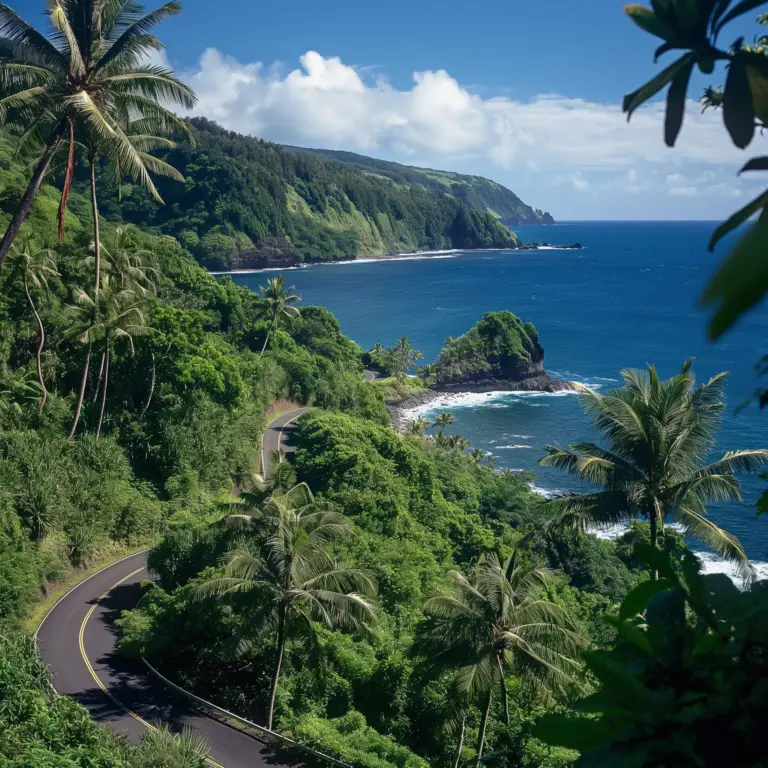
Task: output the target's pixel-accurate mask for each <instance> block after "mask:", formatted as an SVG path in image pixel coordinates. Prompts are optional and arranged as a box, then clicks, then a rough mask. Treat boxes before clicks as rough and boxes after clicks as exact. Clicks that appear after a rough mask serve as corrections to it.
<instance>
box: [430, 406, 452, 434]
mask: <svg viewBox="0 0 768 768" xmlns="http://www.w3.org/2000/svg"><path fill="white" fill-rule="evenodd" d="M455 421H456V419H455V418H454V417H453V414H452V413H451V412H450V411H443V412H442V413H441V414H440V415H439V416H438V417H437V418H436V419H435V423H434V424H433V425H432V426H434V427H440V432H441V433H442V432H444V431H445V428H446V427H448V426H450V425H451V424H453V423H454V422H455Z"/></svg>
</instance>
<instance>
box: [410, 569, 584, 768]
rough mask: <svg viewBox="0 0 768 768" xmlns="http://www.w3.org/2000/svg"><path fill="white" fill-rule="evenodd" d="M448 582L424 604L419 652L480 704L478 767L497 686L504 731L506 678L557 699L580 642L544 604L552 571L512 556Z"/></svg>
mask: <svg viewBox="0 0 768 768" xmlns="http://www.w3.org/2000/svg"><path fill="white" fill-rule="evenodd" d="M450 580H451V585H450V589H448V590H447V591H444V592H442V593H439V594H435V595H433V596H431V597H429V598H428V599H427V600H426V602H425V603H424V612H425V613H426V615H427V616H428V617H429V622H428V624H427V627H426V629H425V630H424V633H423V635H422V636H421V637H420V638H419V640H418V642H417V649H418V650H419V651H421V652H422V653H424V654H425V655H427V656H428V657H429V661H430V663H432V664H435V665H439V666H443V667H446V668H449V669H456V670H458V672H457V678H456V682H457V687H458V691H459V694H460V695H461V696H462V697H463V698H464V700H465V701H466V702H471V701H474V700H476V699H477V698H478V697H479V696H482V697H483V709H482V720H481V723H480V733H479V736H478V743H477V760H478V765H479V764H480V760H481V758H482V755H483V748H484V746H485V735H486V729H487V726H488V717H489V715H490V711H491V704H492V702H493V695H494V691H495V689H496V688H497V687H498V689H499V690H500V692H501V698H502V702H503V707H504V718H505V723H506V725H507V726H509V704H508V701H507V687H506V681H505V675H506V674H508V673H514V674H515V675H517V676H518V677H519V678H520V679H521V680H522V681H523V682H524V683H526V684H527V685H528V686H530V687H531V688H533V689H534V690H535V691H537V692H539V693H540V694H542V695H544V696H546V697H548V698H550V697H553V696H556V695H558V694H560V693H562V692H563V691H565V690H566V689H567V688H568V687H569V686H571V685H572V684H573V681H574V677H575V675H576V673H577V672H578V670H579V664H578V662H577V661H576V660H575V656H576V654H577V652H578V650H579V648H580V647H581V646H582V645H584V641H583V639H582V638H581V637H580V636H579V635H578V634H577V633H576V631H575V627H574V624H573V622H572V620H571V618H570V617H569V615H568V614H567V612H566V611H565V610H564V609H563V608H562V607H560V606H559V605H556V604H555V603H552V602H550V601H549V600H547V599H546V589H547V587H548V586H549V585H550V581H551V572H549V571H546V570H542V569H538V568H531V567H524V566H520V565H517V563H516V556H515V555H512V556H511V557H508V558H507V559H506V560H501V559H499V556H498V555H496V554H489V555H486V556H485V557H484V558H483V560H482V561H481V562H480V563H479V564H478V565H477V567H476V568H475V570H474V572H473V573H472V574H471V575H470V576H465V575H464V574H462V573H460V572H459V571H452V572H451V573H450Z"/></svg>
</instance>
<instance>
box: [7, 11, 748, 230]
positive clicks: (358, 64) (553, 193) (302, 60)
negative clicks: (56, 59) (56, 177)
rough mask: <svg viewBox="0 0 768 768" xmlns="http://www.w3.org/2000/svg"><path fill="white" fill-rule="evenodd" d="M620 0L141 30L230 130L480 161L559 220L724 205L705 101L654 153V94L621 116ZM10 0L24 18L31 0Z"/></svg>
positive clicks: (719, 138)
mask: <svg viewBox="0 0 768 768" xmlns="http://www.w3.org/2000/svg"><path fill="white" fill-rule="evenodd" d="M623 5H624V2H623V0H582V1H581V2H573V0H569V1H567V0H504V1H503V2H502V1H501V0H474V2H467V0H442V1H441V2H440V3H438V2H436V1H435V0H432V1H431V2H425V1H424V0H410V2H406V1H405V0H389V2H386V3H370V2H360V0H357V2H353V1H352V0H326V2H320V1H319V0H282V1H281V2H275V1H274V0H261V1H260V2H258V3H254V2H253V0H225V2H219V3H217V4H211V3H210V2H205V1H204V0H186V2H185V10H184V13H183V14H182V16H180V17H179V18H176V19H173V20H171V21H169V22H166V23H165V24H163V25H162V26H161V27H160V28H159V30H158V31H159V35H160V37H161V39H162V40H163V41H164V42H165V43H166V45H167V50H166V52H165V54H164V56H165V61H167V62H168V63H170V64H171V65H172V66H174V67H175V68H176V69H177V70H178V71H179V72H180V73H181V74H182V76H183V77H184V78H185V79H187V80H189V81H190V82H191V83H192V84H193V85H194V86H195V88H196V90H197V91H198V94H199V97H200V103H199V105H198V108H197V109H196V110H195V113H197V114H205V115H207V116H209V117H211V118H212V119H214V120H216V121H217V122H219V123H221V124H222V125H225V126H226V127H228V128H231V129H233V130H237V131H240V132H242V133H250V134H253V135H256V136H261V137H264V138H267V139H269V140H272V141H279V142H284V143H291V144H298V145H303V146H317V147H328V148H335V149H348V150H352V151H357V152H360V153H362V154H369V155H373V156H376V157H383V158H386V159H390V160H397V161H400V162H405V163H409V164H414V165H426V166H432V167H437V168H443V169H449V170H456V171H460V172H465V173H477V174H481V175H484V176H488V177H490V178H493V179H495V180H497V181H499V182H500V183H502V184H505V185H506V186H508V187H510V188H511V189H513V190H514V191H515V192H516V193H517V194H519V195H520V197H522V198H523V200H525V201H526V202H528V203H529V204H531V205H534V206H535V207H541V208H544V209H546V210H549V211H551V212H552V213H553V215H554V216H555V217H556V218H560V219H632V218H640V219H657V218H673V219H675V218H686V219H688V218H704V219H716V218H720V217H722V216H725V215H727V213H728V212H729V211H732V210H733V209H734V208H736V207H739V205H741V204H743V203H744V202H746V200H748V199H749V195H751V194H753V191H754V190H756V189H757V184H758V182H757V181H756V180H750V179H741V180H740V179H737V178H736V171H737V170H738V167H739V165H740V163H742V162H743V161H744V160H745V157H743V156H742V155H743V154H744V153H742V152H739V151H737V150H735V149H734V148H733V147H731V146H730V144H729V142H728V141H727V139H726V138H725V134H724V130H723V128H722V123H721V118H720V117H719V116H716V115H712V114H708V115H705V116H703V117H702V116H701V115H700V114H699V112H700V110H699V109H698V106H697V105H696V104H695V103H694V102H693V101H691V103H690V105H689V113H688V119H687V123H686V126H685V127H684V129H683V134H682V136H681V138H680V141H679V143H678V147H677V149H676V150H675V151H669V150H666V149H665V148H664V146H663V142H662V122H663V111H662V108H661V105H660V104H656V105H651V106H650V107H649V108H647V109H645V110H643V111H641V112H640V113H638V115H637V116H636V118H635V119H633V122H632V124H631V125H629V126H627V125H626V121H625V120H624V118H623V116H622V115H621V113H620V103H621V99H622V96H623V94H624V93H625V92H626V91H628V90H632V89H633V88H635V87H637V86H639V85H640V84H642V83H643V82H645V80H647V79H649V78H650V77H651V76H652V75H653V74H654V72H655V71H657V65H654V64H653V61H652V52H653V49H654V47H655V45H654V40H653V39H652V38H651V37H650V36H648V35H646V34H645V33H643V32H641V31H640V30H639V29H637V28H636V27H635V26H634V25H633V24H632V23H631V22H630V21H629V19H628V18H627V17H626V16H625V15H624V13H623V11H622V7H623ZM14 6H15V7H16V8H17V9H18V11H19V12H20V13H21V14H22V15H24V16H25V17H26V18H27V19H28V20H29V21H33V22H34V21H35V20H36V19H39V18H40V15H39V14H40V11H41V6H42V3H41V2H40V0H35V1H34V2H33V1H30V0H24V2H21V3H17V4H14ZM737 31H738V32H742V31H745V32H747V31H748V33H749V35H750V36H751V35H752V34H753V32H754V28H753V27H751V26H750V27H747V28H744V29H741V30H737ZM734 36H735V34H734ZM670 60H671V59H670ZM722 80H723V75H722V73H720V74H719V76H718V75H716V76H715V77H714V81H715V83H717V84H719V83H721V82H722ZM704 84H705V81H704V80H703V79H702V78H701V77H699V78H698V79H696V80H694V83H693V87H692V90H691V91H690V93H691V94H692V95H698V94H699V93H700V91H701V89H702V88H703V86H704ZM753 150H755V147H753ZM758 151H759V150H755V151H751V152H750V153H748V155H747V156H749V154H757V153H758Z"/></svg>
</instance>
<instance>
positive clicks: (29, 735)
mask: <svg viewBox="0 0 768 768" xmlns="http://www.w3.org/2000/svg"><path fill="white" fill-rule="evenodd" d="M0 702H2V706H0V765H2V766H3V768H203V766H205V765H206V762H205V755H206V754H207V750H206V749H205V747H204V745H202V744H201V743H200V742H198V741H197V740H195V739H193V738H190V737H189V736H187V735H184V736H174V735H172V734H170V733H169V732H168V731H165V730H160V731H157V732H149V733H147V734H146V735H145V736H144V737H143V738H142V740H141V743H140V744H139V746H138V747H130V746H128V744H127V742H126V740H125V739H124V738H123V737H122V736H118V735H117V734H115V733H113V732H112V731H110V730H108V729H106V728H102V727H100V726H98V725H96V724H95V723H94V722H93V721H92V720H91V719H90V718H89V716H88V713H87V712H86V710H85V709H84V708H83V707H82V706H80V705H79V704H77V703H76V702H75V701H73V700H72V699H70V698H68V697H66V696H57V695H56V694H54V692H53V689H52V688H51V687H50V677H49V674H48V671H47V670H46V669H45V667H44V666H43V665H42V663H41V662H40V659H39V657H38V653H37V648H36V647H35V644H34V642H33V641H32V639H31V638H27V637H22V636H21V635H19V634H17V633H10V632H7V631H2V632H0Z"/></svg>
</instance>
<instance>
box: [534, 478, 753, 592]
mask: <svg viewBox="0 0 768 768" xmlns="http://www.w3.org/2000/svg"><path fill="white" fill-rule="evenodd" d="M530 487H531V490H532V491H533V492H534V493H536V494H538V495H539V496H543V497H544V498H545V499H554V498H557V497H558V496H562V495H563V494H564V493H565V491H561V490H558V489H552V488H541V487H540V486H537V485H534V484H533V483H531V486H530ZM668 527H670V528H674V529H675V530H676V531H680V532H682V527H681V526H680V525H678V524H677V523H672V524H671V525H669V526H668ZM628 530H629V526H628V525H624V524H623V523H616V524H615V525H609V526H604V527H595V528H591V529H590V531H589V532H590V533H592V534H594V535H595V536H596V537H597V538H598V539H604V540H606V541H614V540H615V539H618V538H619V536H621V535H622V534H624V533H626V532H627V531H628ZM694 554H695V555H696V557H697V558H698V559H699V562H700V563H701V570H702V572H703V573H705V574H710V573H724V574H725V575H726V576H728V577H729V578H730V579H731V581H733V583H734V584H736V585H737V586H742V583H743V580H742V578H741V575H740V573H739V568H738V566H737V565H736V564H735V563H732V562H729V561H728V560H723V558H722V557H720V555H716V554H714V553H713V552H704V551H701V550H698V551H694ZM750 563H751V565H752V568H753V569H754V570H755V573H756V574H757V578H758V579H759V580H762V579H768V562H765V561H763V560H751V561H750Z"/></svg>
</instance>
